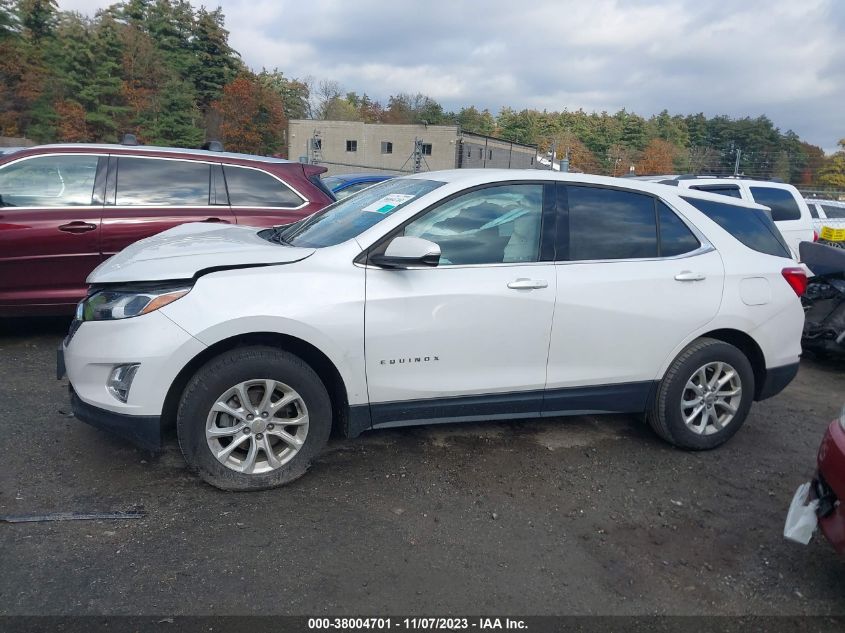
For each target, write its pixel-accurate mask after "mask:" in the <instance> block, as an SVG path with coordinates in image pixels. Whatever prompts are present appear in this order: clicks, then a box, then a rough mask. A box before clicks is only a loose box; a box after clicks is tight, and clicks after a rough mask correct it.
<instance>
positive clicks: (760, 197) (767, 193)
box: [749, 187, 801, 222]
mask: <svg viewBox="0 0 845 633" xmlns="http://www.w3.org/2000/svg"><path fill="white" fill-rule="evenodd" d="M749 189H751V195H752V197H753V198H754V202H756V203H757V204H762V205H764V206H766V207H769V208H770V209H771V210H772V219H773V220H774V221H775V222H779V221H782V220H800V219H801V209H799V208H798V203H797V202H796V201H795V197H794V196H793V195H792V194H791V193H790V192H789V191H787V190H786V189H778V188H776V187H749Z"/></svg>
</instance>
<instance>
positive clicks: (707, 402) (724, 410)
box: [647, 338, 754, 450]
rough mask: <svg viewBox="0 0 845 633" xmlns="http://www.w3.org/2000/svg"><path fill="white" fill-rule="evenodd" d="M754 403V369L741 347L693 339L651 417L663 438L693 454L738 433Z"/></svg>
mask: <svg viewBox="0 0 845 633" xmlns="http://www.w3.org/2000/svg"><path fill="white" fill-rule="evenodd" d="M753 399H754V371H753V370H752V368H751V363H750V362H749V361H748V358H747V357H746V356H745V354H743V353H742V352H741V351H740V350H739V349H737V348H736V347H734V346H733V345H730V344H728V343H725V342H723V341H719V340H716V339H711V338H701V339H698V340H696V341H693V342H692V343H691V344H690V345H689V346H688V347H687V348H686V349H685V350H684V351H683V352H681V353H680V354H679V355H678V357H677V358H676V359H675V360H674V361H673V362H672V365H671V366H670V367H669V369H668V370H667V372H666V374H665V375H664V377H663V380H661V381H660V384H659V386H658V388H657V393H656V395H655V399H654V402H653V403H652V406H651V409H650V411H649V412H648V415H647V419H648V422H649V424H650V425H651V427H652V428H653V429H654V431H655V433H657V434H658V435H659V436H660V437H661V438H663V439H664V440H666V441H667V442H669V443H671V444H674V445H675V446H678V447H681V448H686V449H691V450H707V449H711V448H716V447H717V446H720V445H721V444H724V443H725V442H726V441H728V440H729V439H730V438H731V437H733V435H734V434H735V433H736V432H737V431H738V430H739V428H740V427H741V426H742V424H743V423H744V422H745V418H746V417H747V416H748V411H749V410H750V409H751V403H752V401H753Z"/></svg>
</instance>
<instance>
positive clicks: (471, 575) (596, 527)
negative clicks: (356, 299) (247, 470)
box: [0, 320, 845, 615]
mask: <svg viewBox="0 0 845 633" xmlns="http://www.w3.org/2000/svg"><path fill="white" fill-rule="evenodd" d="M66 327H67V322H66V321H64V320H28V321H19V320H18V321H3V322H0V376H2V380H0V420H3V422H2V433H0V455H2V456H3V462H4V463H3V466H2V470H0V514H2V515H9V514H23V513H46V512H60V511H76V512H81V511H114V510H130V509H138V508H143V510H145V511H146V516H145V517H144V518H141V519H129V520H120V521H72V522H50V523H26V524H7V523H0V534H2V544H0V560H2V574H0V614H5V615H26V614H47V615H49V614H54V615H64V614H138V615H147V614H151V615H154V614H162V613H166V614H186V615H196V614H212V615H213V614H296V615H321V614H367V615H389V614H414V613H425V614H429V615H432V614H437V615H448V614H466V613H513V614H536V615H539V614H576V613H577V614H616V615H625V614H677V615H696V614H721V615H747V614H752V615H811V614H812V615H843V614H845V561H843V560H842V559H840V558H837V557H836V556H835V554H834V553H833V551H832V549H831V548H830V547H829V545H828V544H827V543H826V542H825V541H824V540H823V539H821V538H816V539H814V541H813V542H811V544H810V545H809V546H808V547H802V546H799V545H795V544H792V543H788V542H786V541H784V539H783V538H782V536H781V531H782V528H783V520H784V517H785V514H786V509H787V507H788V505H789V501H790V499H791V496H792V493H793V491H794V489H795V488H796V487H797V485H798V484H799V483H801V482H803V481H805V480H807V479H808V478H809V477H810V476H811V474H812V471H813V465H814V461H815V452H816V449H817V447H818V443H819V440H820V439H821V436H822V433H823V431H824V428H825V426H826V425H827V424H828V422H829V421H830V420H831V419H833V417H834V416H835V415H836V414H837V412H838V409H839V407H840V406H841V405H842V403H843V401H845V372H843V368H842V367H839V368H837V367H836V366H833V365H824V364H819V363H817V362H813V361H809V360H805V361H804V362H803V363H802V366H801V371H800V373H799V375H798V377H797V379H796V380H795V381H794V382H793V384H792V385H790V387H789V388H788V389H787V390H786V391H785V392H784V393H782V394H781V395H779V396H778V397H777V398H774V399H772V400H768V401H765V402H763V403H758V404H756V405H755V407H754V408H753V409H752V413H751V416H750V417H749V419H748V421H747V422H746V425H745V427H744V428H743V430H742V431H741V432H740V433H739V434H738V435H737V436H736V437H734V439H733V440H732V441H731V442H730V443H729V444H728V445H726V446H724V447H722V448H721V449H718V450H716V451H712V452H708V453H686V452H682V451H679V450H675V449H673V448H671V447H669V446H667V445H665V444H664V443H662V442H661V441H659V440H658V439H657V438H656V437H655V436H654V435H653V434H652V433H651V432H650V430H649V429H648V428H647V427H646V426H644V425H643V424H642V423H641V421H640V420H638V419H635V418H633V417H624V416H608V417H592V416H584V417H576V418H564V419H559V420H558V419H555V420H543V421H527V422H525V421H523V422H512V423H507V422H506V423H491V424H485V425H475V424H473V425H449V426H439V427H426V428H416V429H402V430H391V431H378V432H373V433H365V434H364V435H362V436H361V437H360V438H358V439H355V440H339V439H338V440H332V441H331V442H330V444H329V447H328V449H327V450H326V451H325V453H324V454H323V455H322V457H321V458H320V459H319V461H318V462H317V463H316V464H315V465H314V466H313V468H312V469H311V470H310V471H309V473H308V474H307V475H306V476H305V477H303V478H302V479H300V480H298V481H297V482H295V483H294V484H292V485H290V486H287V487H285V488H282V489H278V490H274V491H268V492H260V493H249V494H232V493H223V492H220V491H217V490H215V489H213V488H211V487H209V486H207V485H205V484H203V483H202V482H201V481H200V480H199V479H197V478H196V477H194V476H193V475H192V474H191V473H190V472H189V471H188V470H187V469H186V467H185V465H184V462H183V460H182V457H181V454H180V453H179V449H178V446H177V445H176V442H175V438H171V440H170V441H169V442H168V444H167V447H166V450H165V451H164V452H163V454H161V455H159V456H157V457H151V456H149V455H147V454H145V453H143V452H141V451H138V450H136V449H134V448H133V447H131V446H129V445H128V444H126V443H124V442H123V441H121V440H118V439H113V438H111V437H110V436H108V435H106V434H104V433H102V432H100V431H97V430H95V429H93V428H90V427H88V426H87V425H84V424H82V423H80V422H78V421H76V420H75V419H74V418H73V417H71V416H70V415H68V411H69V406H68V401H67V383H66V381H61V382H59V381H56V380H55V374H54V372H55V347H56V345H57V343H58V342H59V340H60V339H61V337H62V335H63V334H64V332H65V330H66Z"/></svg>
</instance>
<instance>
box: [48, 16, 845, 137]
mask: <svg viewBox="0 0 845 633" xmlns="http://www.w3.org/2000/svg"><path fill="white" fill-rule="evenodd" d="M108 4H110V2H108V1H103V0H59V6H60V8H61V9H65V10H77V11H80V12H82V13H87V14H93V13H94V12H95V11H96V10H97V9H98V8H101V7H104V6H107V5H108ZM194 4H195V5H199V4H200V2H199V1H198V0H195V1H194ZM217 4H218V2H215V1H213V0H212V1H211V2H209V3H208V5H209V6H211V7H214V6H217ZM219 4H220V5H221V6H222V7H223V11H224V13H225V14H226V26H227V28H228V29H229V30H230V32H231V36H230V42H231V44H232V45H233V46H234V48H235V49H237V50H238V51H239V52H240V53H241V55H242V57H243V59H244V60H245V61H246V63H247V64H248V65H250V66H251V67H252V68H254V69H256V70H260V69H261V67H267V68H275V67H278V68H279V69H280V70H282V71H283V72H284V73H285V75H287V76H289V77H304V76H306V75H311V76H313V77H314V78H316V79H318V80H319V79H334V80H337V81H338V82H340V84H341V86H342V87H343V88H344V89H345V90H354V91H356V92H358V93H359V94H362V93H367V94H368V95H370V96H371V97H374V98H376V99H379V100H381V101H382V102H385V101H386V100H387V97H388V96H389V95H391V94H395V93H398V92H414V93H415V92H422V93H425V94H427V95H429V96H431V97H433V98H435V99H437V100H438V101H440V102H441V103H442V104H443V105H444V106H445V107H446V108H447V109H458V108H460V107H461V106H464V105H476V106H478V107H480V108H484V107H486V108H489V109H490V110H491V111H492V112H494V113H496V112H498V111H499V109H500V108H501V107H502V106H504V105H507V106H511V107H514V108H518V109H521V108H538V109H543V108H546V109H549V110H561V109H563V108H568V109H570V110H572V109H578V108H583V109H585V110H588V111H590V110H599V111H600V110H608V111H616V110H618V109H620V108H623V107H624V108H626V109H627V110H629V111H633V112H636V113H638V114H642V115H645V116H648V115H651V114H653V113H655V112H659V111H660V110H662V109H664V108H666V109H668V110H669V111H670V112H671V113H681V114H687V113H695V112H704V113H706V114H708V115H714V114H728V115H731V116H736V117H741V116H758V115H760V114H766V115H768V116H769V117H770V118H771V119H772V120H773V121H774V122H775V125H777V126H778V127H780V128H781V129H782V130H783V131H786V130H787V129H790V128H791V129H793V130H795V131H796V132H797V133H798V134H800V135H801V137H802V138H804V139H806V140H808V141H810V142H812V143H815V144H817V145H820V146H821V147H823V148H825V149H826V150H828V151H833V150H834V149H835V148H836V142H837V140H838V139H840V138H843V137H845V0H743V1H742V2H724V1H721V0H627V1H626V0H527V1H523V2H518V1H515V0H483V1H481V0H477V1H474V2H471V1H468V0H467V1H464V0H426V1H424V2H422V1H419V0H418V1H416V2H407V1H405V0H392V1H391V0H379V1H376V0H355V1H349V0H345V1H340V0H307V1H305V2H303V1H302V0H297V1H291V0H219Z"/></svg>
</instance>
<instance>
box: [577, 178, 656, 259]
mask: <svg viewBox="0 0 845 633" xmlns="http://www.w3.org/2000/svg"><path fill="white" fill-rule="evenodd" d="M566 190H567V196H568V200H569V260H571V261H580V260H591V259H640V258H646V257H657V222H656V221H655V215H654V199H653V198H652V197H651V196H646V195H642V194H638V193H632V192H630V191H619V190H616V189H601V188H598V187H578V186H569V187H567V188H566Z"/></svg>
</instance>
